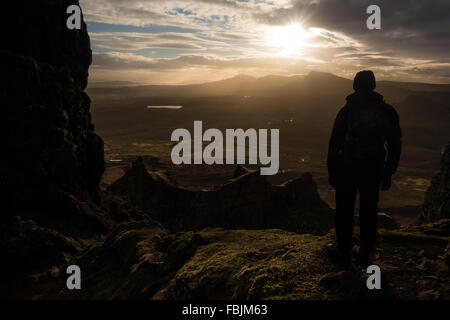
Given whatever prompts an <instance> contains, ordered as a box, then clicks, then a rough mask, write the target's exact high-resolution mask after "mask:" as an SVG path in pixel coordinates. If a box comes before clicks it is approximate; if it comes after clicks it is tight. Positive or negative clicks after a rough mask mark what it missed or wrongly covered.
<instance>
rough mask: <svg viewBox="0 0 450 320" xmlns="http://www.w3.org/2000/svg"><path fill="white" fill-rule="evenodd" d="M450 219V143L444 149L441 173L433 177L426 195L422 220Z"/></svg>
mask: <svg viewBox="0 0 450 320" xmlns="http://www.w3.org/2000/svg"><path fill="white" fill-rule="evenodd" d="M443 218H450V142H449V143H448V144H447V146H446V148H445V149H444V153H443V155H442V160H441V171H440V172H439V173H438V174H437V175H436V176H434V177H433V179H432V180H431V185H430V187H429V188H428V190H427V193H426V195H425V202H424V204H423V213H422V216H421V220H424V221H436V220H439V219H443Z"/></svg>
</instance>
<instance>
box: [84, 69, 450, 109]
mask: <svg viewBox="0 0 450 320" xmlns="http://www.w3.org/2000/svg"><path fill="white" fill-rule="evenodd" d="M103 84H104V85H103V86H102V83H94V84H91V85H90V86H89V89H88V92H89V94H92V95H93V96H95V97H98V98H101V97H102V96H107V97H108V98H117V99H129V98H138V97H155V96H171V97H174V96H176V97H201V96H224V95H236V96H298V95H315V94H317V93H320V95H334V94H339V95H343V94H346V93H347V94H348V93H350V92H351V91H352V90H353V89H352V80H349V79H345V78H341V77H338V76H335V75H333V74H331V73H324V72H315V71H313V72H311V73H309V74H308V75H298V76H279V75H268V76H265V77H261V78H255V77H251V76H248V75H238V76H236V77H233V78H230V79H226V80H221V81H214V82H207V83H203V84H192V85H134V84H132V83H124V82H121V81H116V82H110V83H103ZM377 91H380V92H381V93H382V94H384V95H385V96H386V98H388V99H389V100H391V101H394V102H399V101H401V100H402V99H405V98H406V97H407V96H409V95H410V94H412V93H413V92H427V93H430V92H450V84H428V83H413V82H411V83H409V82H395V81H379V82H378V86H377Z"/></svg>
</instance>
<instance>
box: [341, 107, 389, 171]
mask: <svg viewBox="0 0 450 320" xmlns="http://www.w3.org/2000/svg"><path fill="white" fill-rule="evenodd" d="M348 107H349V112H348V117H347V123H348V124H347V132H346V134H345V140H344V146H343V149H342V158H343V160H344V163H346V164H348V165H355V164H364V163H374V162H380V161H381V160H384V157H385V156H386V152H385V149H384V143H385V140H386V139H385V136H386V134H385V131H386V123H387V121H388V119H387V115H386V112H385V108H384V102H375V103H364V104H353V103H352V104H349V106H348Z"/></svg>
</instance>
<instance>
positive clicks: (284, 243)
mask: <svg viewBox="0 0 450 320" xmlns="http://www.w3.org/2000/svg"><path fill="white" fill-rule="evenodd" d="M432 228H433V229H436V228H439V226H438V225H434V226H433V227H432ZM449 240H450V238H449V237H448V236H447V237H444V236H436V235H427V234H424V233H423V232H420V231H419V230H414V231H413V230H411V231H408V232H406V231H405V230H400V231H391V230H382V231H381V232H380V242H381V243H382V245H381V246H380V248H379V249H378V250H377V251H376V254H375V260H374V264H376V265H378V266H380V268H381V270H382V288H381V290H367V287H366V280H367V277H368V275H367V274H366V272H365V271H361V272H359V271H358V270H355V271H352V272H342V270H340V269H339V268H338V267H337V266H336V265H335V264H334V263H332V262H331V260H330V257H329V256H328V255H327V250H326V247H327V246H328V245H329V243H331V242H333V241H334V235H333V233H329V234H327V235H325V236H313V235H310V234H297V233H292V232H286V231H283V230H275V229H269V230H226V229H221V228H207V229H204V230H201V231H199V232H180V233H176V234H170V233H168V232H167V231H166V230H165V229H164V228H163V227H162V226H161V225H159V224H157V223H151V222H132V223H125V224H122V225H120V226H118V227H117V228H116V229H115V230H114V231H113V232H112V233H111V234H110V235H109V236H108V238H107V239H106V240H105V241H104V242H103V243H99V244H95V245H93V246H92V247H91V248H90V249H89V250H87V251H86V252H85V253H84V254H83V255H82V256H81V258H80V259H78V260H77V261H76V263H77V264H78V265H79V266H80V267H81V269H82V270H83V272H84V274H85V277H84V278H83V279H84V280H83V281H84V282H83V289H82V290H79V291H76V290H73V291H68V290H63V291H52V292H47V293H48V294H49V297H50V298H64V299H130V298H131V299H163V300H172V299H177V300H180V299H199V300H205V299H219V300H226V299H242V300H247V299H252V300H258V299H341V298H347V299H356V298H364V299H372V298H375V299H379V298H381V299H394V298H399V299H430V298H432V299H448V298H450V296H449V291H448V283H449V281H450V273H449V272H448V270H449V269H448V243H449ZM405 248H408V249H405Z"/></svg>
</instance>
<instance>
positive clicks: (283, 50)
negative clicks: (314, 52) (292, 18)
mask: <svg viewBox="0 0 450 320" xmlns="http://www.w3.org/2000/svg"><path fill="white" fill-rule="evenodd" d="M307 37H308V32H306V31H305V29H303V27H302V26H301V25H300V24H299V23H293V24H289V25H285V26H277V27H270V28H269V29H268V30H267V32H266V45H267V46H269V47H271V48H274V49H276V50H278V51H279V54H280V55H297V54H300V53H301V50H302V48H303V47H304V46H305V40H306V38H307Z"/></svg>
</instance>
